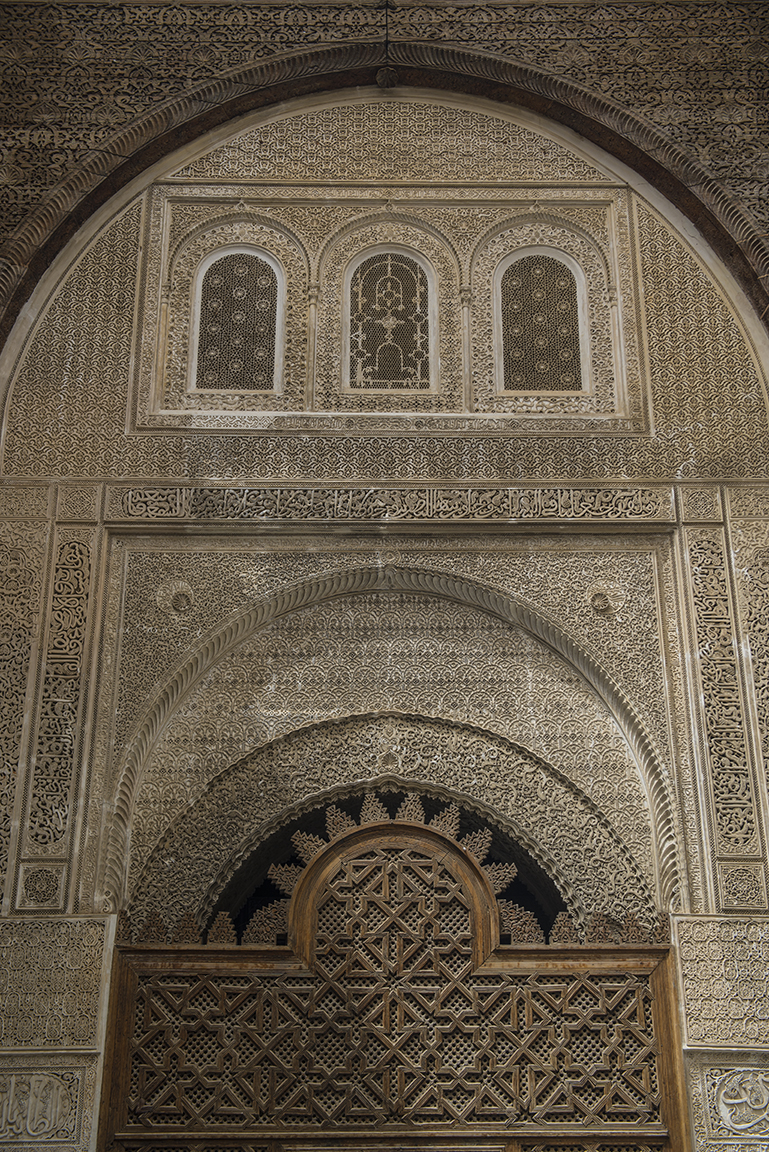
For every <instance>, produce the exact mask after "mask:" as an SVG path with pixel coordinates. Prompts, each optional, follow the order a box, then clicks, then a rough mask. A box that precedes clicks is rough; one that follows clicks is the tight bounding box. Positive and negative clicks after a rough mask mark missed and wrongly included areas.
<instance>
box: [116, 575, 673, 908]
mask: <svg viewBox="0 0 769 1152" xmlns="http://www.w3.org/2000/svg"><path fill="white" fill-rule="evenodd" d="M372 591H377V592H402V591H407V592H418V593H421V594H423V595H428V596H435V597H438V598H442V599H447V600H454V601H458V602H459V603H461V604H465V605H468V606H470V607H473V608H476V609H480V610H481V611H483V612H487V613H488V614H489V615H491V616H494V617H496V618H497V619H499V620H502V621H504V622H506V623H509V624H511V625H513V626H515V627H518V628H521V629H522V630H524V631H526V632H528V633H530V634H531V635H532V636H534V637H535V638H536V639H538V640H539V641H540V642H543V643H545V644H546V645H548V646H549V647H550V648H552V649H553V650H554V651H555V652H556V653H557V654H559V655H560V656H561V657H563V658H564V659H565V660H566V661H567V662H568V663H570V664H571V665H573V667H574V668H575V669H576V670H577V671H578V672H579V673H580V674H581V675H582V676H583V677H585V679H586V680H587V681H588V682H589V683H590V684H591V686H592V687H593V689H594V690H595V691H596V693H597V694H598V696H599V697H600V698H601V699H602V700H603V701H604V703H605V704H606V705H607V707H608V708H609V710H610V712H611V713H612V714H613V716H614V717H615V720H616V721H617V723H618V725H619V727H620V729H621V730H622V732H623V733H624V736H625V738H626V739H627V742H628V744H629V746H630V748H631V750H632V752H633V755H634V757H635V759H636V762H637V764H638V766H639V769H640V772H641V775H642V779H643V781H644V786H645V788H646V792H647V796H648V804H649V810H650V813H651V819H652V827H653V832H654V836H655V839H656V845H657V866H658V883H659V889H660V899H661V901H662V904H663V907H665V908H669V907H671V905H672V904H673V903H675V901H676V899H677V894H678V892H679V890H680V886H681V880H682V877H681V852H680V847H679V843H678V836H677V832H676V822H675V817H674V810H673V803H672V798H671V795H670V791H669V786H668V782H667V778H666V772H665V768H664V764H663V759H662V756H661V755H660V752H659V750H658V749H657V747H656V745H655V742H654V740H653V738H652V737H651V736H650V734H649V733H648V731H647V729H646V726H645V725H644V723H643V720H642V718H641V716H640V714H639V712H638V710H637V708H636V707H635V705H634V704H633V702H632V701H631V700H630V698H629V697H628V696H627V694H626V693H625V692H624V691H623V689H622V687H621V686H620V685H619V684H618V683H617V682H616V680H615V679H614V678H613V677H612V676H611V675H610V674H609V673H608V672H607V671H606V670H605V669H604V668H603V667H602V666H601V665H600V663H599V662H598V661H597V660H596V658H595V657H594V656H593V655H592V654H591V653H590V652H589V651H588V650H587V649H586V648H585V647H584V646H583V645H581V644H580V643H579V642H578V641H577V640H575V639H574V638H573V637H571V636H569V635H568V634H567V633H566V632H565V631H564V630H563V629H562V628H561V627H560V626H559V625H557V624H556V623H555V621H553V620H551V619H549V618H548V617H547V616H546V615H545V614H544V613H540V612H538V611H537V610H535V609H533V608H532V607H531V606H530V605H527V604H523V603H521V602H520V601H517V600H515V599H514V598H513V597H512V596H510V595H508V594H505V593H502V592H500V591H498V590H497V589H494V588H491V587H489V586H487V585H484V584H481V583H480V582H477V581H472V580H468V579H463V578H460V577H456V576H453V575H450V574H448V573H445V572H441V571H431V570H427V569H422V568H419V569H416V568H405V567H404V568H396V567H385V568H381V567H373V566H372V567H367V568H359V569H353V570H347V571H339V572H332V573H329V574H328V575H327V576H325V577H322V578H319V579H317V578H316V579H313V580H308V581H305V582H302V583H298V584H295V585H292V586H290V587H288V588H286V589H284V590H283V591H281V592H280V593H277V594H275V595H273V596H270V597H266V598H264V599H263V600H260V601H259V602H258V603H256V604H252V605H249V606H248V608H246V609H245V610H244V611H243V612H241V613H240V614H239V615H238V616H236V617H235V618H234V619H230V620H229V621H228V622H227V623H226V624H225V625H224V626H223V627H222V628H220V629H219V630H218V631H217V632H216V633H214V634H213V635H212V636H210V637H209V638H208V640H207V641H205V642H204V643H203V644H201V645H200V647H199V648H198V649H196V650H195V651H194V652H193V653H192V654H191V655H190V657H189V658H188V659H187V660H186V661H185V662H184V663H183V664H182V665H181V666H180V667H178V668H177V669H176V671H175V672H174V673H173V674H172V675H171V676H170V677H169V678H168V679H167V680H166V682H165V683H164V685H163V686H162V687H161V688H160V690H159V691H158V692H157V693H156V695H155V696H154V697H153V698H152V699H151V700H150V701H149V702H148V706H147V709H146V710H145V713H144V716H143V718H142V719H141V721H140V723H139V725H138V727H137V728H136V730H135V732H134V734H133V736H132V738H131V739H130V740H129V741H128V744H127V747H126V751H125V754H124V757H123V760H122V763H121V765H120V767H119V773H118V781H119V782H118V785H117V789H116V792H115V795H114V800H113V803H112V805H111V815H110V827H109V830H108V837H105V842H106V848H105V857H104V860H103V866H102V867H103V873H102V876H103V880H102V885H101V888H102V893H103V897H102V898H103V901H104V905H105V907H106V908H109V909H116V908H117V907H119V906H120V905H121V904H122V901H123V899H124V893H125V884H126V869H127V862H128V847H129V842H130V828H131V820H132V814H133V806H134V799H135V796H136V795H137V790H138V787H139V784H140V781H141V777H142V773H143V771H144V766H145V764H146V763H147V762H148V759H149V756H150V754H151V751H152V749H153V747H154V744H155V742H156V740H157V739H158V737H159V735H160V733H161V731H162V729H163V727H164V725H165V724H166V722H167V720H168V719H169V718H170V716H171V715H172V714H173V713H174V711H175V710H176V708H177V707H178V706H179V705H180V703H181V701H182V700H183V699H184V698H185V697H186V696H187V695H188V693H189V692H190V691H191V690H192V688H193V687H194V686H195V685H196V684H198V683H199V682H200V681H201V679H202V678H203V677H204V676H205V675H206V674H207V672H208V671H209V670H210V669H211V668H212V667H213V666H214V665H215V664H216V663H217V662H218V661H219V660H221V659H222V658H223V657H224V656H225V655H226V654H227V653H228V652H230V651H232V649H233V648H235V647H236V646H237V645H239V644H241V643H242V642H243V641H244V640H245V639H246V638H247V637H248V636H250V635H251V634H253V633H254V632H256V631H257V630H259V629H260V628H262V627H264V626H266V625H267V624H269V623H270V622H271V621H273V620H275V619H277V618H278V617H281V616H285V615H288V614H290V613H292V612H296V611H298V610H299V609H301V608H306V607H309V606H311V605H313V604H318V603H321V602H323V601H325V600H332V599H336V598H339V597H342V596H350V595H356V594H364V593H367V592H372Z"/></svg>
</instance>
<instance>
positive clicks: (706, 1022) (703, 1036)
mask: <svg viewBox="0 0 769 1152" xmlns="http://www.w3.org/2000/svg"><path fill="white" fill-rule="evenodd" d="M674 923H675V933H676V937H677V943H678V963H679V969H680V974H681V984H682V988H683V996H684V1009H685V1024H686V1037H685V1040H686V1042H688V1043H689V1044H690V1045H694V1046H699V1047H719V1048H720V1047H723V1048H730V1047H740V1046H743V1047H748V1048H751V1047H761V1048H769V920H767V919H766V918H756V919H748V918H745V917H732V918H730V919H718V918H716V917H700V918H680V919H679V918H674Z"/></svg>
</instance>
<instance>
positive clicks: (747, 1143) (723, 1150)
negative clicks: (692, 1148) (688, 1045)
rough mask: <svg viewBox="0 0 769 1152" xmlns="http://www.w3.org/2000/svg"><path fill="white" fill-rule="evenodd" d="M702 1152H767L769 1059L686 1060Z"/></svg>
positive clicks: (738, 1055)
mask: <svg viewBox="0 0 769 1152" xmlns="http://www.w3.org/2000/svg"><path fill="white" fill-rule="evenodd" d="M686 1065H687V1080H688V1082H689V1095H690V1099H691V1105H692V1119H693V1121H694V1138H695V1141H696V1148H697V1150H698V1152H766V1145H767V1134H768V1133H769V1127H768V1126H769V1115H768V1114H767V1106H768V1105H769V1055H767V1054H766V1053H761V1052H756V1050H755V1049H749V1050H745V1051H742V1052H735V1053H734V1054H732V1053H730V1054H729V1055H726V1054H724V1058H723V1059H722V1060H720V1061H719V1060H716V1061H714V1059H713V1057H712V1056H710V1057H708V1056H705V1055H704V1054H699V1053H697V1052H691V1051H690V1052H689V1053H688V1054H687V1059H686Z"/></svg>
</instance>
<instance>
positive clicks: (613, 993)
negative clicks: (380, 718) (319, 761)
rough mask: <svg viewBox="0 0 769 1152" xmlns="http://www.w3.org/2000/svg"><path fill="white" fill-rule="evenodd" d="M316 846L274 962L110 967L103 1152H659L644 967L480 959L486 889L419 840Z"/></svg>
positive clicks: (585, 955) (390, 833)
mask: <svg viewBox="0 0 769 1152" xmlns="http://www.w3.org/2000/svg"><path fill="white" fill-rule="evenodd" d="M319 845H320V847H319V849H318V853H317V859H316V860H315V861H311V863H310V864H309V865H308V867H307V869H306V872H305V873H304V875H303V876H302V877H301V879H300V880H299V883H298V884H297V886H296V889H295V891H294V895H293V897H292V903H291V911H290V917H289V937H290V940H291V946H284V947H282V948H281V947H274V946H273V947H266V946H265V947H262V948H258V947H256V948H254V947H243V946H235V945H233V946H231V947H230V948H229V949H227V948H221V947H219V948H216V947H214V948H213V949H212V948H211V946H209V947H208V948H202V947H198V948H195V947H187V948H184V947H180V948H178V949H177V950H175V951H174V950H169V949H167V948H166V949H163V948H152V947H145V948H144V949H142V948H139V947H137V946H136V945H134V946H133V947H131V948H129V949H126V950H125V951H123V953H122V955H121V960H120V966H119V970H118V973H117V980H116V988H115V993H114V996H115V1008H114V1012H115V1014H116V1015H117V1017H118V1018H119V1019H118V1020H116V1030H115V1035H116V1036H117V1038H118V1039H117V1043H116V1051H115V1055H114V1078H113V1086H112V1094H111V1101H112V1103H111V1114H110V1117H109V1120H108V1128H109V1129H110V1135H113V1134H114V1136H115V1138H116V1142H115V1147H117V1148H125V1149H140V1148H142V1149H148V1148H150V1147H158V1148H160V1147H163V1148H168V1149H171V1148H173V1149H174V1150H175V1152H177V1150H181V1149H185V1152H186V1150H191V1149H192V1148H200V1149H202V1148H204V1147H205V1148H211V1149H212V1152H213V1149H214V1148H216V1149H224V1148H231V1149H234V1148H239V1149H243V1148H252V1149H256V1148H259V1149H262V1148H263V1149H268V1148H271V1149H278V1148H282V1149H286V1150H288V1149H296V1150H297V1152H298V1150H299V1149H305V1148H309V1147H310V1143H308V1141H311V1145H312V1147H313V1148H318V1147H320V1148H328V1149H329V1152H330V1150H331V1149H335V1148H338V1147H342V1146H343V1145H342V1144H339V1143H338V1141H340V1140H342V1141H348V1140H351V1139H353V1140H354V1143H353V1144H352V1145H350V1147H351V1148H352V1147H358V1146H360V1147H367V1146H369V1147H371V1148H374V1147H377V1148H379V1147H382V1146H383V1145H382V1143H381V1141H382V1140H384V1141H385V1142H386V1144H387V1146H388V1147H392V1148H396V1147H397V1148H414V1149H417V1148H419V1147H421V1146H422V1143H421V1142H422V1141H423V1140H426V1139H427V1137H428V1136H430V1137H431V1138H432V1139H433V1140H434V1139H439V1138H440V1135H441V1134H443V1136H444V1138H446V1137H449V1136H450V1137H451V1141H452V1147H457V1148H463V1149H464V1148H470V1147H472V1148H489V1149H490V1148H500V1149H501V1148H512V1147H525V1148H534V1147H537V1148H541V1149H544V1148H546V1147H547V1148H549V1149H551V1150H552V1152H555V1149H556V1148H558V1149H560V1148H564V1149H566V1148H567V1147H568V1148H569V1149H571V1150H572V1152H575V1150H577V1149H580V1148H584V1147H587V1146H588V1145H586V1144H585V1138H586V1134H587V1135H590V1136H591V1142H590V1147H591V1148H598V1147H600V1148H601V1149H603V1150H604V1152H609V1150H611V1152H619V1149H620V1148H622V1149H624V1150H627V1152H630V1150H631V1149H633V1150H635V1149H639V1148H644V1147H649V1148H651V1147H656V1148H659V1147H667V1146H668V1145H667V1139H666V1137H667V1131H666V1128H665V1124H664V1117H663V1114H662V1111H663V1109H662V1101H661V1085H660V1077H661V1070H660V1067H661V1066H660V1054H659V1051H658V1044H659V1036H658V1027H657V1018H656V1017H657V1012H658V1007H657V1006H656V1001H655V981H657V982H658V981H659V976H658V974H656V973H655V969H656V968H657V966H658V964H659V962H660V958H661V956H662V955H664V951H665V950H664V949H660V948H659V947H656V948H653V947H648V948H647V949H646V952H645V953H644V949H642V948H641V949H637V952H636V955H635V956H634V957H633V959H632V960H631V959H630V957H629V955H628V953H627V950H624V953H623V956H622V962H621V963H620V962H618V953H619V952H621V951H622V950H618V949H617V948H614V949H604V950H603V951H602V950H601V949H595V948H593V949H589V948H586V947H585V946H583V945H572V946H571V949H570V948H569V947H563V946H562V947H561V948H559V949H557V950H556V952H555V953H553V952H552V951H551V952H550V953H548V948H547V946H545V945H523V946H521V945H519V946H517V947H508V948H499V947H498V925H497V924H496V922H495V919H494V915H491V916H490V913H492V911H494V909H493V905H494V897H493V892H492V889H491V884H490V882H489V879H488V877H487V876H485V875H484V874H483V871H482V869H481V868H480V866H479V865H478V863H477V861H476V860H474V859H473V858H472V855H471V853H470V852H469V851H464V852H463V850H462V848H461V846H459V845H457V844H456V843H453V842H451V841H449V840H448V839H447V838H445V837H442V836H441V835H439V834H438V833H437V832H433V831H431V830H424V829H421V830H416V829H410V828H408V827H403V828H398V827H397V826H393V825H390V827H389V828H382V827H381V826H380V827H377V826H374V827H372V828H370V829H367V830H364V831H361V830H356V831H355V832H354V833H350V834H347V835H342V836H340V837H338V838H337V839H336V840H335V841H332V842H331V844H330V845H326V844H325V843H324V842H321V841H319ZM495 867H498V866H495ZM484 941H485V944H484V943H483V942H484ZM483 952H486V953H490V954H489V955H486V956H485V958H484V957H483V956H482V955H481V953H483ZM586 961H587V962H586ZM556 1136H557V1141H556ZM193 1137H194V1139H193ZM235 1138H237V1140H235ZM513 1138H515V1144H510V1143H509V1141H510V1140H511V1139H513ZM500 1139H502V1142H501V1143H500ZM335 1140H336V1141H337V1143H334V1141H335ZM457 1140H460V1141H461V1142H460V1143H456V1142H457ZM596 1140H597V1141H598V1143H596ZM200 1141H203V1142H200ZM377 1141H379V1143H377ZM392 1141H395V1143H394V1144H393V1143H392ZM564 1141H565V1143H564ZM153 1142H155V1143H153ZM345 1146H346V1145H345ZM425 1146H427V1145H425ZM439 1146H442V1145H436V1144H435V1143H432V1144H430V1147H431V1148H433V1149H435V1148H437V1147H439Z"/></svg>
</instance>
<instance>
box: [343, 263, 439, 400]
mask: <svg viewBox="0 0 769 1152" xmlns="http://www.w3.org/2000/svg"><path fill="white" fill-rule="evenodd" d="M343 307H344V325H343V328H344V353H343V356H344V359H343V364H344V369H343V384H344V387H345V388H346V389H348V390H349V391H353V392H363V391H365V392H371V391H379V392H390V391H412V392H424V391H430V390H432V389H433V388H434V385H435V377H436V360H437V344H436V330H437V308H436V302H435V276H434V272H433V269H432V267H431V266H430V264H429V263H428V262H427V261H426V260H425V259H424V258H423V257H421V256H419V255H418V254H417V253H416V252H412V251H411V250H409V249H406V248H398V247H394V246H387V247H377V248H370V249H367V250H366V251H365V252H363V253H361V254H360V255H359V256H358V257H357V258H356V259H355V260H354V261H353V262H352V264H351V265H350V267H349V268H348V270H347V274H346V276H345V292H344V305H343Z"/></svg>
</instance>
